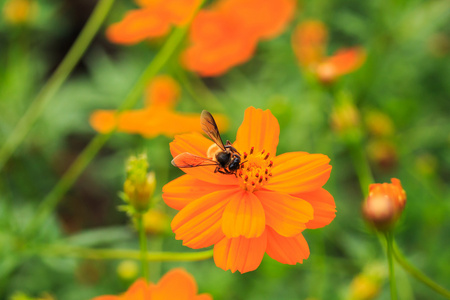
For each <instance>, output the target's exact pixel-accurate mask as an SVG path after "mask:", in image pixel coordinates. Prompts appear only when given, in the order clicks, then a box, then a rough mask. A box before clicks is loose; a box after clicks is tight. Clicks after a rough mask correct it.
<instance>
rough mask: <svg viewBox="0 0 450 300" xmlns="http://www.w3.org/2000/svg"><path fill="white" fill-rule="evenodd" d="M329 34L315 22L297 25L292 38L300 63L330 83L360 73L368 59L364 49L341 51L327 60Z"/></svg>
mask: <svg viewBox="0 0 450 300" xmlns="http://www.w3.org/2000/svg"><path fill="white" fill-rule="evenodd" d="M327 39H328V31H327V28H326V27H325V25H324V24H323V23H322V22H320V21H316V20H309V21H305V22H303V23H301V24H299V25H298V26H297V28H296V29H295V31H294V33H293V35H292V47H293V49H294V52H295V55H296V56H297V59H298V61H299V64H300V65H301V66H302V67H304V68H306V69H307V70H308V71H309V72H312V73H313V74H315V75H316V76H317V77H318V78H319V80H321V81H322V82H325V83H328V82H332V81H334V80H336V79H337V78H338V77H340V76H342V75H345V74H348V73H351V72H353V71H355V70H357V69H358V68H359V67H361V65H362V64H363V63H364V61H365V60H366V52H365V50H364V49H362V48H359V47H355V48H348V49H341V50H339V51H338V52H336V54H334V55H332V56H330V57H326V56H325V48H326V44H327Z"/></svg>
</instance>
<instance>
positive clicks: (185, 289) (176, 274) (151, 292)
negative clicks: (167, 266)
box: [92, 269, 212, 300]
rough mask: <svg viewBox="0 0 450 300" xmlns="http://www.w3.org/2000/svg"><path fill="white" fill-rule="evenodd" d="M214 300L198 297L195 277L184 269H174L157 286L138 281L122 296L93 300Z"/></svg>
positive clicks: (94, 299)
mask: <svg viewBox="0 0 450 300" xmlns="http://www.w3.org/2000/svg"><path fill="white" fill-rule="evenodd" d="M168 299H180V300H212V297H211V296H210V295H209V294H200V295H197V284H196V283H195V279H194V277H192V275H190V274H189V273H187V272H186V271H185V270H183V269H173V270H171V271H169V272H168V273H167V274H166V275H164V276H163V277H162V278H161V279H160V280H159V282H158V283H157V284H153V283H147V282H146V281H145V280H144V279H138V280H137V281H136V282H135V283H133V285H132V286H131V287H130V288H129V289H128V290H127V291H126V292H125V293H124V294H122V295H120V296H112V295H107V296H99V297H95V298H93V299H92V300H168Z"/></svg>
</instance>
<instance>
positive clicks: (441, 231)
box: [0, 0, 450, 300]
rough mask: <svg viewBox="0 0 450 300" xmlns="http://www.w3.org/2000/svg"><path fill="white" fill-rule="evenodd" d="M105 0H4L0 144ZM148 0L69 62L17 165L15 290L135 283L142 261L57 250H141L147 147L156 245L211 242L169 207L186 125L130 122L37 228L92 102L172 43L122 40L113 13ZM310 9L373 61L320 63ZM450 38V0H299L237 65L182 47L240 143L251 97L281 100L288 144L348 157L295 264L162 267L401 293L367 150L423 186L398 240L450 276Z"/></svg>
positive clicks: (1, 223) (108, 96)
mask: <svg viewBox="0 0 450 300" xmlns="http://www.w3.org/2000/svg"><path fill="white" fill-rule="evenodd" d="M19 2H21V3H19ZM209 2H213V1H209ZM209 2H208V4H209ZM95 4H96V3H95V1H87V0H71V1H68V0H60V1H56V0H54V1H52V0H39V1H31V0H30V1H25V0H8V1H6V0H0V8H1V14H2V15H1V17H0V146H1V145H3V144H4V142H5V141H6V139H7V138H8V136H9V135H10V134H11V133H12V131H13V129H14V128H15V126H16V125H17V123H18V121H19V120H20V118H21V117H22V116H23V115H24V113H25V112H26V111H27V108H28V107H29V106H30V103H31V102H32V101H33V99H34V98H35V97H36V95H37V94H38V93H39V91H40V89H41V88H42V86H43V85H44V84H45V83H46V81H47V80H48V78H49V77H50V75H51V74H52V73H53V72H54V71H55V69H56V68H57V66H58V65H59V64H60V62H61V60H62V59H63V57H64V56H65V55H66V53H67V52H68V50H69V49H70V47H71V45H72V44H73V42H74V40H75V39H76V37H77V35H78V34H79V32H80V30H81V29H82V27H83V26H84V24H85V22H86V21H87V19H88V18H89V16H90V14H91V12H92V10H93V9H94V6H95ZM14 5H15V6H14ZM17 7H19V9H18V8H17ZM135 8H137V5H136V4H135V3H134V2H132V1H126V0H120V1H116V2H115V3H114V5H113V6H112V9H111V11H110V13H109V14H108V16H107V18H106V20H105V22H104V23H103V25H102V27H101V29H100V30H99V32H98V34H97V35H96V36H95V38H94V39H93V41H92V43H91V44H90V45H89V47H88V49H87V51H86V52H85V54H84V55H83V57H82V58H81V60H80V61H79V62H78V63H77V64H76V66H75V68H74V70H73V72H72V73H71V75H70V77H69V78H68V79H67V80H66V82H65V83H64V84H63V85H62V87H61V88H60V89H59V90H58V91H57V93H56V95H54V96H53V97H52V100H51V101H52V102H51V104H50V105H49V106H47V107H46V109H45V110H44V112H43V113H42V114H41V115H40V117H39V119H38V121H37V122H36V124H35V125H34V126H33V127H32V129H31V131H30V132H29V134H28V135H27V136H26V138H25V139H24V141H23V143H21V144H20V146H19V147H18V148H17V149H16V151H15V152H14V153H13V155H12V156H11V157H10V158H9V160H8V161H7V162H6V164H5V165H4V167H3V169H2V170H1V173H0V176H1V177H0V299H16V300H19V299H41V298H42V299H62V300H72V299H73V300H79V299H90V298H92V297H94V296H98V295H103V294H119V293H121V292H123V291H125V290H126V289H127V288H128V286H129V285H130V284H131V283H132V282H133V281H134V280H135V279H136V278H137V277H139V274H140V273H139V270H138V269H139V264H138V263H139V262H138V261H123V260H119V259H117V260H90V259H83V258H70V257H66V256H65V255H58V254H55V253H51V251H47V250H46V249H47V248H46V246H47V245H51V244H56V243H57V244H68V245H76V246H83V247H99V248H112V249H114V248H129V249H139V243H138V238H137V233H136V231H135V230H134V228H133V226H132V224H131V222H130V220H129V218H128V217H127V215H126V214H125V213H124V212H122V211H119V210H118V209H117V207H118V206H119V205H121V204H123V201H122V200H121V199H120V197H119V196H118V194H119V192H120V191H122V189H123V182H124V180H125V175H126V173H125V162H126V160H127V158H128V157H129V156H130V155H136V154H139V153H143V152H144V153H146V154H147V156H148V159H149V163H150V169H151V170H152V171H154V172H155V174H156V182H157V187H156V191H155V195H154V198H153V203H154V208H155V209H157V211H158V215H157V216H156V217H154V218H153V219H152V220H157V221H155V222H156V223H157V224H156V225H155V226H154V227H152V224H150V225H148V226H149V227H148V239H149V248H150V251H178V252H189V251H194V250H192V249H189V248H186V247H183V246H182V243H181V241H176V240H175V238H174V234H173V233H172V231H171V229H170V220H171V219H172V217H173V216H174V215H175V214H176V211H175V210H172V209H170V208H169V207H167V206H166V205H165V204H164V202H162V200H161V193H162V192H161V190H162V187H163V186H164V185H165V184H166V183H167V182H169V181H170V180H172V179H174V178H176V177H178V176H180V175H181V174H182V172H181V171H180V170H179V169H177V168H175V167H173V166H172V165H171V164H170V161H171V159H172V157H171V155H170V152H169V143H170V142H171V141H172V140H173V135H172V136H171V135H170V134H153V135H152V136H143V135H141V134H135V133H129V132H118V133H115V134H113V135H112V137H111V138H110V139H109V140H108V141H107V143H106V144H105V145H104V146H103V147H102V149H101V150H100V151H99V153H98V154H97V155H96V156H95V158H93V160H92V161H91V162H90V164H89V165H88V166H87V168H86V170H85V171H84V172H83V173H82V175H81V176H80V177H79V178H78V180H76V182H75V183H74V184H73V185H72V187H71V188H70V189H69V191H68V192H67V193H65V194H64V196H63V198H62V199H61V201H60V202H59V205H58V206H57V209H56V210H55V211H54V212H53V213H52V214H51V215H50V217H48V218H47V220H46V222H45V224H43V225H42V228H38V229H37V230H36V234H35V235H34V236H33V238H32V239H29V240H24V239H23V236H24V231H25V228H26V227H27V225H28V224H29V222H30V220H31V219H32V217H33V215H34V214H35V212H36V209H37V207H38V205H39V203H41V201H42V199H43V198H44V197H45V196H46V195H47V194H48V193H49V192H50V191H51V190H52V188H53V187H54V186H55V184H56V183H57V182H58V180H60V178H61V177H62V175H63V174H64V172H65V171H66V170H67V169H68V168H69V167H70V165H71V164H72V163H73V161H74V160H75V159H76V157H77V156H78V155H79V154H80V153H81V151H82V150H83V149H84V148H85V147H86V145H88V143H89V142H90V141H91V140H92V139H93V138H94V137H95V135H96V134H97V133H96V131H95V130H94V129H93V128H92V126H91V125H90V122H89V120H90V117H91V114H93V113H94V112H95V111H96V110H114V109H117V108H118V107H119V106H120V104H121V103H122V102H123V99H124V98H125V97H126V96H127V94H128V93H129V92H130V90H131V89H132V87H133V85H134V84H135V82H136V81H137V80H138V78H139V76H140V75H141V74H142V72H143V71H144V70H145V68H146V66H147V65H148V64H149V63H150V62H151V60H152V59H153V58H154V57H155V55H156V54H157V53H158V51H159V50H160V49H161V46H162V44H163V42H164V40H165V37H159V38H156V39H152V40H151V41H143V42H141V43H138V44H136V45H132V46H126V45H120V44H114V43H112V42H110V41H109V40H108V39H107V38H106V36H105V30H106V28H107V27H108V26H109V25H111V24H112V23H115V22H118V21H120V20H121V19H122V18H123V16H124V14H125V12H126V11H128V10H130V9H135ZM306 20H316V21H318V22H321V24H323V26H324V28H326V30H327V31H328V39H327V42H326V48H325V56H327V57H331V56H332V55H333V54H335V53H336V52H337V51H339V50H340V49H345V48H351V47H360V49H364V53H365V57H364V59H363V61H362V62H360V64H359V65H358V66H357V67H355V68H353V69H352V70H351V72H348V74H343V75H342V76H338V77H336V78H333V80H332V82H330V81H327V80H323V78H321V77H320V76H318V73H315V72H311V70H309V69H308V68H305V66H304V64H302V63H301V62H299V58H298V56H297V55H296V51H295V47H296V46H295V45H293V41H294V39H293V35H294V33H295V32H296V28H297V26H298V25H299V24H301V23H303V22H305V21H306ZM182 47H183V46H182ZM182 47H181V48H182ZM180 51H181V50H180ZM449 51H450V2H449V1H447V0H432V1H421V0H409V1H408V0H395V1H386V0H372V1H356V0H339V1H338V0H333V1H325V0H317V1H309V2H307V1H304V2H300V1H299V2H297V6H296V11H295V13H294V15H293V16H292V18H291V20H290V21H289V22H288V23H287V24H286V26H285V29H284V30H283V32H282V33H280V34H279V35H278V36H276V37H274V38H271V39H266V40H262V41H260V42H259V43H258V46H257V48H256V51H255V53H254V54H253V56H252V57H251V58H250V59H248V61H246V62H245V63H243V64H240V65H238V66H234V67H233V68H230V69H229V70H228V71H227V72H225V73H223V74H221V75H220V76H214V77H200V76H198V75H196V74H195V73H194V72H189V71H187V70H185V69H183V68H182V67H180V64H179V60H178V59H177V57H178V54H175V56H174V57H175V58H173V59H171V60H169V62H168V63H167V64H166V65H165V66H164V67H163V69H162V70H161V71H160V74H165V75H169V76H171V77H172V78H173V79H174V80H175V81H176V82H177V83H178V84H179V98H178V103H177V104H176V108H175V110H176V111H178V112H182V113H192V114H199V113H200V112H201V111H202V110H203V109H207V110H208V111H210V112H211V113H213V115H214V114H221V115H224V116H226V117H227V119H228V127H227V128H226V129H225V127H224V129H223V130H221V131H222V132H221V133H222V137H223V139H224V140H227V139H229V140H231V141H233V140H234V138H235V134H236V131H237V128H238V127H239V125H240V123H241V122H242V120H243V115H244V111H245V109H246V108H247V107H249V106H255V107H257V108H262V109H270V110H271V112H272V113H273V114H274V115H275V116H276V117H277V119H278V121H279V123H280V127H281V133H280V143H279V146H278V153H284V152H291V151H307V152H310V153H323V154H326V155H328V156H329V157H330V158H331V165H332V166H333V170H332V173H331V178H330V180H329V181H328V183H327V184H326V185H325V188H326V189H327V190H328V191H330V193H331V194H332V195H333V196H334V198H335V202H336V206H337V213H336V218H335V220H334V221H333V222H332V223H331V224H330V225H328V226H326V227H325V228H322V229H318V230H307V231H306V232H305V233H304V235H305V238H306V240H307V241H308V244H309V247H310V250H311V255H310V258H309V259H307V260H305V261H304V263H303V264H298V265H295V266H289V265H283V264H280V263H278V262H276V261H274V260H272V259H271V258H270V257H268V256H266V257H265V258H264V260H263V262H262V264H261V266H260V267H259V268H258V269H257V270H256V271H253V272H249V273H246V274H242V275H241V274H239V273H235V274H232V273H231V272H230V271H227V272H225V271H223V270H222V269H219V268H217V267H216V266H215V264H214V262H213V260H212V259H209V260H206V261H199V262H164V263H151V264H150V273H151V274H150V277H151V280H152V281H153V282H156V281H158V279H159V278H160V277H161V275H162V274H164V273H166V272H167V271H168V270H170V269H171V268H173V267H179V266H181V267H183V268H185V269H186V270H188V271H189V272H190V273H191V274H193V276H194V277H195V278H196V281H197V283H198V286H199V291H200V292H202V293H204V292H207V293H210V294H212V295H213V297H214V299H246V300H252V299H309V300H312V299H389V283H388V270H387V262H386V257H385V254H384V251H383V248H382V247H381V245H380V243H379V240H378V238H377V236H376V234H375V232H374V230H373V229H371V228H370V227H369V226H367V225H366V224H365V222H364V220H363V218H362V215H361V203H362V201H363V200H364V193H365V192H367V189H368V187H365V190H362V188H361V186H360V183H359V179H358V173H357V170H358V168H359V167H361V166H358V163H356V164H355V153H354V152H355V151H356V150H355V149H356V148H357V149H359V150H358V151H363V153H364V155H365V156H366V157H367V159H368V162H369V164H370V167H371V171H372V173H373V177H374V179H375V181H376V182H390V178H392V177H395V178H399V179H400V180H401V182H402V185H403V188H404V190H405V191H406V193H407V198H408V200H407V201H408V202H407V205H406V208H405V211H404V212H403V216H402V218H401V219H400V222H399V223H398V225H397V227H396V230H395V238H396V241H397V243H398V245H399V247H400V248H401V249H402V250H403V252H404V254H405V255H406V257H407V258H408V259H409V260H410V262H412V263H413V264H414V265H415V266H416V267H417V268H419V269H420V270H422V271H423V272H424V273H425V274H427V275H429V276H430V277H431V278H433V279H434V280H435V281H437V282H438V283H441V284H443V285H444V286H446V287H447V288H448V287H449V285H448V283H449V278H450V268H449V265H450V251H447V250H446V249H448V247H449V246H450V242H449V241H450V240H449V238H448V233H449V232H450V222H449V221H448V220H449V219H448V215H449V213H450V186H449V184H448V182H449V180H450V80H449V78H450V57H449ZM140 99H141V100H140V101H139V102H138V104H137V105H136V107H135V108H136V109H141V108H143V107H144V106H145V104H144V103H145V99H146V96H145V95H144V93H142V96H141V98H140ZM355 139H356V141H357V142H356V144H357V147H355ZM351 145H353V146H351ZM153 225H154V224H153ZM68 256H70V255H68ZM396 276H397V284H398V294H399V299H444V297H442V296H440V295H439V294H437V293H435V292H434V291H432V290H430V289H429V288H428V287H427V286H425V285H423V284H422V283H420V282H417V281H416V280H415V279H414V278H412V277H411V276H410V275H409V274H407V273H405V271H403V270H402V269H401V268H400V267H399V266H397V267H396ZM19 297H22V298H19ZM39 297H41V298H39Z"/></svg>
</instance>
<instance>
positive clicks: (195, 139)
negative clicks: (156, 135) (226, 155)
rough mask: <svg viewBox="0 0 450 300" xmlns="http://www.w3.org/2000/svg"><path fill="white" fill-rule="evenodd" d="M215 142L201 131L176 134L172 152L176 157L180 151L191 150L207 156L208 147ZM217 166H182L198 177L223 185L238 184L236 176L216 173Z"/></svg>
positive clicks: (188, 172) (171, 147) (171, 145)
mask: <svg viewBox="0 0 450 300" xmlns="http://www.w3.org/2000/svg"><path fill="white" fill-rule="evenodd" d="M212 144H214V142H213V141H211V140H209V139H207V138H205V137H204V136H202V135H201V134H199V133H189V134H181V135H177V136H175V140H174V141H173V142H171V143H170V152H171V153H172V156H173V157H175V156H177V155H178V154H180V153H183V152H189V153H192V154H194V155H198V156H201V157H206V155H207V154H206V153H207V152H208V148H209V147H210V146H211V145H212ZM215 169H216V167H215V166H202V167H196V168H182V169H181V170H183V172H185V173H186V174H188V175H191V176H193V177H195V178H196V179H199V180H202V181H206V182H209V183H214V184H221V185H238V181H237V178H236V176H234V175H230V174H227V175H225V174H221V173H218V172H217V173H214V170H215Z"/></svg>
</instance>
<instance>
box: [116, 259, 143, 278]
mask: <svg viewBox="0 0 450 300" xmlns="http://www.w3.org/2000/svg"><path fill="white" fill-rule="evenodd" d="M138 271H139V266H138V264H137V262H136V261H134V260H130V259H128V260H123V261H121V262H120V263H119V265H118V266H117V275H119V277H120V278H122V279H123V280H132V279H135V278H136V277H137V275H138Z"/></svg>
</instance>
